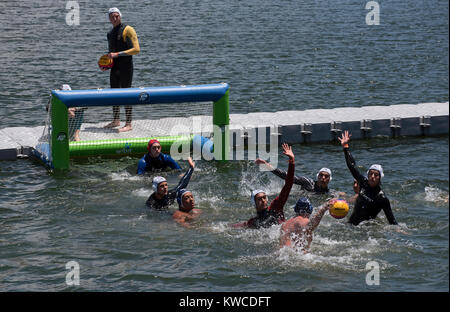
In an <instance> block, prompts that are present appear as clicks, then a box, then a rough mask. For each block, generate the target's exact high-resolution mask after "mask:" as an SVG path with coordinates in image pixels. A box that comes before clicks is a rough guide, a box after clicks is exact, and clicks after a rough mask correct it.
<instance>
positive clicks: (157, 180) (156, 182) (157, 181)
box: [152, 177, 167, 192]
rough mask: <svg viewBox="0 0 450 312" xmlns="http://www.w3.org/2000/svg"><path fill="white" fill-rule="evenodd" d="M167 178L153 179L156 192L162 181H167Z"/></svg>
mask: <svg viewBox="0 0 450 312" xmlns="http://www.w3.org/2000/svg"><path fill="white" fill-rule="evenodd" d="M166 181H167V180H166V179H165V178H163V177H154V178H153V181H152V188H153V190H154V191H155V192H156V191H157V190H158V185H159V184H160V183H162V182H166Z"/></svg>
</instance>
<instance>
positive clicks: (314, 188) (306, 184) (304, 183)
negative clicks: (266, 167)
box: [272, 168, 330, 194]
mask: <svg viewBox="0 0 450 312" xmlns="http://www.w3.org/2000/svg"><path fill="white" fill-rule="evenodd" d="M272 173H273V174H274V175H276V176H278V177H280V178H282V179H286V175H287V173H286V171H284V170H281V169H278V168H277V169H275V170H272ZM294 184H297V185H300V188H301V189H302V190H306V191H308V192H314V193H319V194H323V193H328V192H329V191H330V190H329V189H328V187H326V188H321V187H320V186H319V185H318V184H317V181H314V180H313V179H310V178H307V177H302V176H300V177H297V176H294Z"/></svg>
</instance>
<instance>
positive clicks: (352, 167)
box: [338, 130, 364, 182]
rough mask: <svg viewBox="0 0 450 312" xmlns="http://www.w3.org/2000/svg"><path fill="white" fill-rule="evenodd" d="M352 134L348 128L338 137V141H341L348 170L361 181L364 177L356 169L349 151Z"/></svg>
mask: <svg viewBox="0 0 450 312" xmlns="http://www.w3.org/2000/svg"><path fill="white" fill-rule="evenodd" d="M351 136H352V135H351V134H350V133H349V132H348V130H345V131H344V133H343V134H342V137H340V138H338V139H339V141H341V145H342V147H343V149H344V155H345V162H346V163H347V167H348V169H349V170H350V172H351V174H352V176H353V177H354V178H355V179H356V180H357V181H358V182H361V181H362V180H364V177H363V176H362V175H361V173H359V171H358V169H357V168H356V162H355V160H354V159H353V156H352V154H351V153H350V149H349V145H348V143H349V142H350V137H351Z"/></svg>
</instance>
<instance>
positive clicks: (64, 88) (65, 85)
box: [61, 84, 72, 91]
mask: <svg viewBox="0 0 450 312" xmlns="http://www.w3.org/2000/svg"><path fill="white" fill-rule="evenodd" d="M61 90H64V91H69V90H72V88H71V87H70V86H69V85H68V84H63V85H62V86H61Z"/></svg>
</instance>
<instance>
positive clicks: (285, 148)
mask: <svg viewBox="0 0 450 312" xmlns="http://www.w3.org/2000/svg"><path fill="white" fill-rule="evenodd" d="M281 147H282V148H283V154H284V155H286V156H287V157H289V159H290V160H294V159H295V157H294V152H292V147H291V146H289V145H288V144H286V143H283V144H282V145H281Z"/></svg>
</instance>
